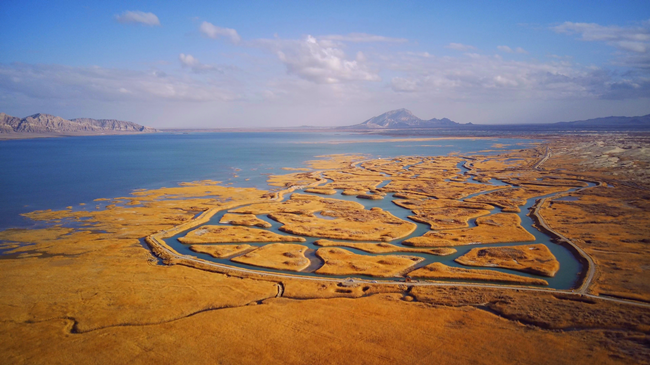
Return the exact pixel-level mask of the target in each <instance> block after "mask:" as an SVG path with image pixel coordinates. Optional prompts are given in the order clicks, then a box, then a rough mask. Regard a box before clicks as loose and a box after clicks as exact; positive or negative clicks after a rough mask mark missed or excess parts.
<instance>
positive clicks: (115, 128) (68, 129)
mask: <svg viewBox="0 0 650 365" xmlns="http://www.w3.org/2000/svg"><path fill="white" fill-rule="evenodd" d="M157 131H158V130H157V129H154V128H149V127H144V126H141V125H139V124H136V123H133V122H125V121H121V120H114V119H91V118H76V119H70V120H68V119H63V118H61V117H57V116H54V115H50V114H41V113H39V114H34V115H30V116H28V117H25V118H22V119H20V118H17V117H12V116H10V115H7V114H5V113H0V133H25V134H27V133H34V134H66V133H72V134H74V133H79V134H82V133H83V134H94V133H136V132H141V133H151V132H157Z"/></svg>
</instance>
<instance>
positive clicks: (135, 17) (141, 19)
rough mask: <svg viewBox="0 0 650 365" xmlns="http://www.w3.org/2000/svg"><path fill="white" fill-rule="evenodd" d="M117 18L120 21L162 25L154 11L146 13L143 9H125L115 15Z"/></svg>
mask: <svg viewBox="0 0 650 365" xmlns="http://www.w3.org/2000/svg"><path fill="white" fill-rule="evenodd" d="M115 20H117V21H118V22H120V23H140V24H144V25H148V26H154V25H158V26H160V20H158V17H157V16H156V14H154V13H145V12H143V11H125V12H123V13H122V14H120V15H116V16H115Z"/></svg>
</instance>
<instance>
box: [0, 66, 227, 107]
mask: <svg viewBox="0 0 650 365" xmlns="http://www.w3.org/2000/svg"><path fill="white" fill-rule="evenodd" d="M232 89H234V87H229V86H228V85H219V84H217V83H215V82H213V81H210V80H196V79H194V78H191V77H183V76H180V77H179V76H170V75H167V74H165V73H164V72H158V71H149V72H147V71H130V70H120V69H110V68H103V67H97V66H95V67H71V66H59V65H28V64H11V65H1V64H0V90H2V91H5V92H8V93H10V94H22V95H25V96H27V97H29V98H33V99H45V100H63V101H66V102H67V101H69V100H75V101H83V100H89V99H93V100H99V101H106V102H110V101H135V100H138V101H161V100H176V101H194V102H196V101H215V100H221V101H229V100H235V99H237V98H239V96H238V95H237V94H235V93H233V92H232V91H231V90H232Z"/></svg>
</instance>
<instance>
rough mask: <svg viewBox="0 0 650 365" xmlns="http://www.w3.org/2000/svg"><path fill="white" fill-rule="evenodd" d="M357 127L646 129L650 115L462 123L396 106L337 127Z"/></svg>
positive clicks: (520, 129)
mask: <svg viewBox="0 0 650 365" xmlns="http://www.w3.org/2000/svg"><path fill="white" fill-rule="evenodd" d="M338 128H339V129H354V130H383V129H418V128H420V129H452V130H453V129H458V130H495V131H505V130H513V131H514V130H516V131H524V130H530V131H566V130H576V129H580V130H584V129H594V130H647V129H650V114H648V115H644V116H639V117H604V118H595V119H587V120H577V121H573V122H557V123H536V124H530V123H520V124H472V123H467V124H461V123H456V122H454V121H452V120H449V119H447V118H442V119H435V118H434V119H429V120H423V119H420V118H418V117H416V116H415V115H413V113H411V111H409V110H407V109H397V110H391V111H389V112H386V113H384V114H382V115H379V116H376V117H372V118H370V119H368V120H366V121H365V122H363V123H360V124H354V125H350V126H344V127H338Z"/></svg>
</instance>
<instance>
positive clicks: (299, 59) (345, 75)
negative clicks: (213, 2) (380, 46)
mask: <svg viewBox="0 0 650 365" xmlns="http://www.w3.org/2000/svg"><path fill="white" fill-rule="evenodd" d="M257 44H258V45H259V46H262V47H266V48H269V49H271V50H272V51H274V52H275V53H276V54H277V56H278V58H279V59H280V61H282V63H284V65H285V66H286V68H287V72H288V73H290V74H293V75H296V76H298V77H300V78H303V79H305V80H309V81H312V82H315V83H319V84H336V83H341V82H350V81H380V80H381V78H380V77H379V75H378V74H377V72H376V71H375V70H372V69H371V68H370V67H369V65H368V62H367V60H366V57H365V55H364V54H363V53H361V52H358V53H357V55H356V59H354V60H351V59H348V58H347V57H346V55H345V52H343V50H342V49H341V48H339V47H337V45H336V44H335V43H333V42H332V41H329V40H320V41H319V40H317V39H316V38H314V37H312V36H310V35H309V36H307V37H306V38H305V39H302V40H282V39H272V40H259V41H257Z"/></svg>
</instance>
